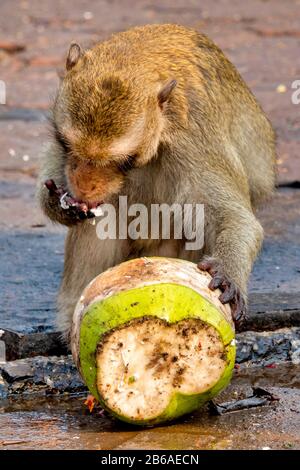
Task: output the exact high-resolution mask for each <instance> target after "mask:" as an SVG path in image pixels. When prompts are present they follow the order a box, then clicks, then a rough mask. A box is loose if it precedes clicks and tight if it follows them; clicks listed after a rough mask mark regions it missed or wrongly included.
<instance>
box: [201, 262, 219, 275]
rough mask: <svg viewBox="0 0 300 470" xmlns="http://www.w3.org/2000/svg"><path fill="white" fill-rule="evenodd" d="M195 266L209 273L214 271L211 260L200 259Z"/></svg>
mask: <svg viewBox="0 0 300 470" xmlns="http://www.w3.org/2000/svg"><path fill="white" fill-rule="evenodd" d="M197 266H198V268H199V269H201V270H202V271H207V272H208V273H209V274H211V273H212V272H215V268H214V266H213V264H212V262H211V261H200V263H198V265H197Z"/></svg>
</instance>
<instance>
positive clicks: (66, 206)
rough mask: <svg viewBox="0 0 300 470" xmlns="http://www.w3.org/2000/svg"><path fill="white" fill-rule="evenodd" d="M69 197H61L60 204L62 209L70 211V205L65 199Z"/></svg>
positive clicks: (64, 195)
mask: <svg viewBox="0 0 300 470" xmlns="http://www.w3.org/2000/svg"><path fill="white" fill-rule="evenodd" d="M67 195H68V193H65V194H63V195H62V196H61V198H60V200H59V202H60V206H61V207H62V209H69V207H70V206H69V204H67V203H66V201H65V197H66V196H67Z"/></svg>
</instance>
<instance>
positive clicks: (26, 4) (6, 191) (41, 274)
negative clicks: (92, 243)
mask: <svg viewBox="0 0 300 470" xmlns="http://www.w3.org/2000/svg"><path fill="white" fill-rule="evenodd" d="M166 22H173V23H181V24H184V25H188V26H191V27H194V28H196V29H198V30H201V31H202V32H204V33H206V34H207V35H209V36H210V37H211V38H212V39H213V40H214V41H215V42H216V43H217V44H218V45H219V46H220V47H221V48H222V49H223V50H224V52H225V53H226V54H227V56H228V57H229V58H230V59H231V61H232V62H233V63H234V64H235V65H236V67H237V68H238V70H239V72H240V73H241V75H242V76H243V77H244V79H245V80H246V82H247V83H248V85H249V86H250V88H251V89H252V91H253V92H254V94H255V95H256V97H257V98H258V99H259V101H260V102H261V104H262V106H263V108H264V110H265V111H266V113H267V114H268V116H269V118H270V119H271V121H272V123H273V125H274V127H275V130H276V132H277V136H278V175H279V183H280V184H281V185H283V186H284V187H282V188H281V189H280V191H279V192H278V194H277V196H276V197H275V199H274V201H273V202H272V204H270V205H269V206H268V207H266V208H265V209H264V210H263V211H262V212H261V214H260V218H261V220H262V222H263V225H264V227H265V229H266V234H267V237H266V242H265V246H264V250H263V253H262V256H261V258H260V260H259V261H258V263H257V265H256V268H255V271H254V275H253V277H252V281H251V286H250V290H251V292H253V293H260V294H262V295H265V296H267V297H268V295H269V293H270V292H279V293H282V295H285V294H286V293H294V292H298V291H299V290H300V289H299V286H300V269H299V264H298V263H299V252H300V250H299V239H300V237H299V235H300V223H299V219H300V215H299V202H300V197H299V190H297V185H298V186H299V180H300V159H299V153H300V104H299V105H296V104H293V103H292V99H291V98H292V93H293V91H294V90H292V83H293V82H294V81H295V80H297V79H300V0H285V1H283V0H251V1H250V2H246V1H245V0H214V1H213V2H212V1H210V0H175V1H174V0H154V1H151V0H139V1H135V0H123V1H117V0H97V1H96V0H95V1H92V0H90V1H79V0H75V1H72V2H67V1H63V0H51V1H50V0H47V1H43V0H31V1H30V0H27V1H26V0H22V1H17V0H1V4H0V80H1V81H2V84H3V83H4V84H5V87H6V103H5V104H0V195H1V206H0V212H1V217H0V245H1V251H0V253H1V254H0V256H1V261H0V262H1V272H0V289H1V291H2V302H1V306H0V327H2V328H5V327H6V328H11V329H14V330H18V331H36V330H37V329H46V330H49V329H52V328H53V325H54V311H55V296H56V291H57V288H58V284H59V278H60V273H61V269H62V264H63V238H64V231H63V229H61V228H58V227H55V226H53V225H52V224H51V223H50V222H48V221H47V220H45V218H44V217H43V216H42V214H41V212H40V211H39V209H38V208H37V206H36V203H35V198H34V192H35V184H36V176H37V171H38V157H39V154H40V152H41V150H42V148H43V146H44V144H45V142H46V141H47V139H48V135H49V130H48V124H47V112H48V109H49V105H50V103H51V100H52V99H53V96H54V95H55V90H56V87H57V85H58V74H59V71H60V70H62V69H63V67H64V60H65V55H66V52H67V50H68V46H69V44H70V42H71V41H72V40H76V41H77V42H79V43H81V44H82V45H83V46H84V47H89V46H90V45H92V44H94V43H95V42H97V41H100V40H103V39H105V38H106V37H108V36H109V35H110V34H111V33H112V32H116V31H121V30H124V29H127V28H130V27H132V26H135V25H141V24H146V23H166ZM0 101H1V100H0ZM297 181H298V183H297ZM283 266H284V268H283ZM267 297H266V298H267ZM262 298H263V297H261V299H262ZM297 302H298V300H297Z"/></svg>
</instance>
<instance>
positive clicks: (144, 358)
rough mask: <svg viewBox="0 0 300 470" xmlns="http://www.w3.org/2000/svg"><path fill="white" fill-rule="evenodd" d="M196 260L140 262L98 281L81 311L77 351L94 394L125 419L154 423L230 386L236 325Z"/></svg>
mask: <svg viewBox="0 0 300 470" xmlns="http://www.w3.org/2000/svg"><path fill="white" fill-rule="evenodd" d="M210 279H211V277H210V275H209V274H208V273H205V272H200V271H199V269H198V268H197V266H196V265H195V264H193V263H190V262H187V261H182V260H176V259H169V258H138V259H134V260H131V261H128V262H125V263H122V264H120V265H118V266H116V267H114V268H111V269H109V270H107V271H105V272H104V273H102V274H100V275H99V276H97V277H96V278H95V279H94V280H93V281H92V282H91V283H90V284H89V285H88V286H87V288H86V289H85V290H84V292H83V295H82V296H81V298H80V300H79V302H78V304H77V306H76V309H75V313H74V318H73V327H72V342H71V344H72V353H73V357H74V360H75V362H76V364H77V367H78V368H79V371H80V373H81V375H82V377H83V380H84V381H85V383H86V385H87V386H88V388H89V390H90V392H91V393H92V394H93V396H94V397H95V398H96V399H97V400H98V401H99V402H100V403H101V405H102V406H103V407H104V408H105V409H106V410H108V411H109V412H110V413H111V414H113V415H114V416H116V417H117V418H119V419H120V420H123V421H126V422H130V423H134V424H140V425H151V424H157V423H162V422H164V421H169V420H172V419H175V418H177V417H179V416H181V415H183V414H186V413H189V412H191V411H194V410H196V409H197V408H199V407H200V406H201V405H203V404H204V403H205V402H207V401H208V400H210V399H212V398H213V397H214V396H215V395H216V394H218V393H219V392H220V391H221V390H222V389H223V388H225V387H226V386H227V385H228V383H229V381H230V379H231V375H232V370H233V366H234V360H235V340H234V325H233V322H232V317H231V311H230V307H229V306H228V305H223V304H222V303H221V302H220V301H219V298H218V297H219V295H220V291H218V290H216V291H211V290H210V289H209V288H208V284H209V282H210Z"/></svg>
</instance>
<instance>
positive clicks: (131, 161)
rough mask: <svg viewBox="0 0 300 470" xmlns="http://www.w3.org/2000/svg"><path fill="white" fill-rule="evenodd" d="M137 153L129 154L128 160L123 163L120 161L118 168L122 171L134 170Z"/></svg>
mask: <svg viewBox="0 0 300 470" xmlns="http://www.w3.org/2000/svg"><path fill="white" fill-rule="evenodd" d="M135 159H136V155H128V156H127V158H126V160H125V161H124V162H122V163H118V168H119V170H120V171H121V172H122V173H127V172H128V171H129V170H132V169H133V168H134V166H135Z"/></svg>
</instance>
